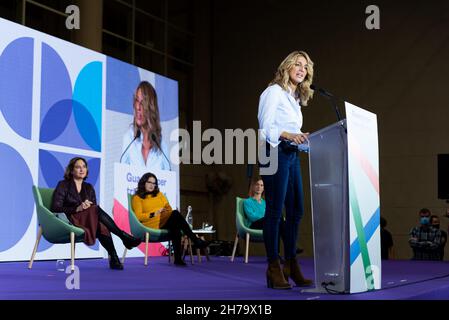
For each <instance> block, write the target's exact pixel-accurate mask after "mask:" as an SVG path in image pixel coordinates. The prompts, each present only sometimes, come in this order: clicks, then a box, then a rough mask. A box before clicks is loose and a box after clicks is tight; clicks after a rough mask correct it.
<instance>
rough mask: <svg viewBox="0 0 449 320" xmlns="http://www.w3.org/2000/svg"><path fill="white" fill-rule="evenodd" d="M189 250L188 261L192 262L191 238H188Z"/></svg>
mask: <svg viewBox="0 0 449 320" xmlns="http://www.w3.org/2000/svg"><path fill="white" fill-rule="evenodd" d="M188 241H189V252H190V263H191V264H193V251H192V240H190V238H189V240H188Z"/></svg>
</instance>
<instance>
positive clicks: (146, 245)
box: [144, 232, 150, 266]
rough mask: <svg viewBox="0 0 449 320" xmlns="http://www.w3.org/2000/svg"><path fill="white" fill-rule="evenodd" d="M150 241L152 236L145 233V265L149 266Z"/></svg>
mask: <svg viewBox="0 0 449 320" xmlns="http://www.w3.org/2000/svg"><path fill="white" fill-rule="evenodd" d="M149 241H150V234H149V233H148V232H146V233H145V262H144V265H146V266H147V265H148V242H149Z"/></svg>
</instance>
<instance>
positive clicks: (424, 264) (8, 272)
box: [0, 257, 449, 300]
mask: <svg viewBox="0 0 449 320" xmlns="http://www.w3.org/2000/svg"><path fill="white" fill-rule="evenodd" d="M188 261H189V260H188V259H186V262H188ZM65 264H66V265H67V264H68V261H67V260H66V262H65ZM76 265H77V266H78V267H79V270H80V272H79V273H80V282H79V283H80V288H79V289H78V290H68V289H67V288H66V279H67V277H68V276H69V275H68V274H66V273H64V272H63V271H58V270H57V269H56V262H55V261H36V262H35V263H34V265H33V269H32V270H28V269H27V263H26V262H8V263H0V283H1V286H0V299H2V300H9V299H14V300H30V299H45V300H47V299H50V300H61V299H64V300H66V299H68V300H78V299H83V300H100V299H101V300H110V299H114V300H115V299H122V300H129V299H132V300H396V299H399V300H406V299H407V300H409V299H420V300H423V299H432V300H435V299H437V300H442V299H449V262H439V261H438V262H431V261H402V260H399V261H398V260H397V261H384V262H383V265H382V268H383V277H382V288H383V289H382V290H376V291H372V292H367V293H360V294H352V295H349V294H345V295H333V294H316V293H315V294H314V293H302V292H301V290H302V288H293V290H272V289H267V288H266V286H265V269H266V264H265V259H264V258H263V257H250V262H249V263H248V264H245V263H243V261H242V258H236V261H235V262H233V263H232V262H230V261H229V257H211V261H209V262H207V261H205V260H204V259H203V262H202V263H197V261H196V259H195V264H194V265H191V264H190V262H188V264H187V267H177V266H174V265H172V264H168V258H167V257H150V258H149V263H148V266H147V267H145V266H144V265H143V258H128V259H127V260H126V262H125V270H123V271H115V270H110V269H109V268H108V266H107V261H106V260H103V259H86V260H77V261H76ZM301 265H302V268H303V272H304V274H305V276H306V277H308V278H313V260H312V259H302V260H301ZM445 276H447V277H445Z"/></svg>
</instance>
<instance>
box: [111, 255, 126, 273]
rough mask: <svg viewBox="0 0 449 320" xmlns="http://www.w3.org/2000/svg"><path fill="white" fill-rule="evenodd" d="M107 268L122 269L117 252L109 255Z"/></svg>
mask: <svg viewBox="0 0 449 320" xmlns="http://www.w3.org/2000/svg"><path fill="white" fill-rule="evenodd" d="M109 268H111V269H114V270H123V264H122V263H121V262H120V259H119V258H118V256H117V253H115V254H112V255H110V256H109Z"/></svg>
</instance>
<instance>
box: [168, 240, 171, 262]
mask: <svg viewBox="0 0 449 320" xmlns="http://www.w3.org/2000/svg"><path fill="white" fill-rule="evenodd" d="M168 263H171V240H168Z"/></svg>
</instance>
